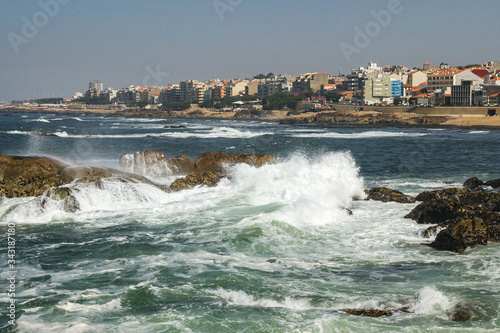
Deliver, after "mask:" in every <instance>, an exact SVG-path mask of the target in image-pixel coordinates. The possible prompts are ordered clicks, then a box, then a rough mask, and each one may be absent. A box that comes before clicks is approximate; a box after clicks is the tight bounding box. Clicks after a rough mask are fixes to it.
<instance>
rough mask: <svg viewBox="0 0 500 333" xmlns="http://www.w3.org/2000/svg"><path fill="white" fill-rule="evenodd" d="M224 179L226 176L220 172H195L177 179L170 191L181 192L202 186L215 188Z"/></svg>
mask: <svg viewBox="0 0 500 333" xmlns="http://www.w3.org/2000/svg"><path fill="white" fill-rule="evenodd" d="M222 178H224V175H223V174H222V173H220V172H193V173H191V174H189V175H188V176H186V177H184V178H179V179H176V180H175V181H174V182H173V183H172V184H171V185H170V189H171V190H172V191H181V190H187V189H190V188H193V187H195V186H201V185H205V186H208V187H213V186H216V185H217V183H218V182H219V181H220V180H221V179H222Z"/></svg>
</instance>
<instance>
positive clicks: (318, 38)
mask: <svg viewBox="0 0 500 333" xmlns="http://www.w3.org/2000/svg"><path fill="white" fill-rule="evenodd" d="M499 12H500V1H498V0H478V1H470V0H467V1H465V0H439V1H436V0H357V1H352V0H345V1H340V0H309V1H303V0H182V1H179V0H140V1H139V0H119V1H118V0H116V1H115V0H105V1H103V0H0V59H1V61H0V101H10V100H25V99H32V98H42V97H72V96H73V95H74V93H75V92H77V91H79V92H85V91H86V90H87V89H88V85H89V82H90V81H92V80H100V81H102V82H103V83H104V87H105V88H107V87H112V88H115V89H119V88H124V87H128V86H130V85H136V86H138V85H140V86H142V85H150V86H163V85H167V84H170V83H179V82H180V81H184V80H187V79H195V80H200V81H201V80H207V79H213V78H219V79H231V78H251V77H253V76H255V75H257V74H259V73H264V74H267V73H270V72H272V73H274V74H290V75H299V74H301V73H307V72H318V71H319V72H327V73H330V74H338V73H339V70H341V71H342V73H344V74H345V73H349V72H350V71H351V69H353V68H358V67H360V66H367V64H368V62H369V61H374V62H377V63H378V64H379V65H404V66H407V67H409V68H413V67H421V66H422V64H423V63H424V62H426V61H428V62H429V63H430V64H431V65H439V64H440V63H441V62H445V63H449V64H450V65H455V66H459V65H467V64H476V63H479V64H482V63H484V62H486V61H500V43H499V40H498V36H499V35H498V33H499V31H500V20H499V19H498V13H499Z"/></svg>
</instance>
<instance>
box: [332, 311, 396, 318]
mask: <svg viewBox="0 0 500 333" xmlns="http://www.w3.org/2000/svg"><path fill="white" fill-rule="evenodd" d="M341 311H342V312H345V313H347V314H351V315H355V316H363V317H387V316H392V314H393V313H392V312H391V311H388V310H364V309H342V310H341Z"/></svg>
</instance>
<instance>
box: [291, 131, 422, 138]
mask: <svg viewBox="0 0 500 333" xmlns="http://www.w3.org/2000/svg"><path fill="white" fill-rule="evenodd" d="M426 135H429V134H427V133H405V132H386V131H366V132H360V133H337V132H325V133H302V134H293V136H294V137H298V138H334V139H372V138H390V137H402V136H404V137H420V136H426Z"/></svg>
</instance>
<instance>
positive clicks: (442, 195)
mask: <svg viewBox="0 0 500 333" xmlns="http://www.w3.org/2000/svg"><path fill="white" fill-rule="evenodd" d="M469 192H470V191H469V190H467V189H465V188H446V189H444V190H438V191H425V192H422V193H420V194H419V195H417V196H416V197H415V199H416V200H417V201H431V200H434V199H455V200H459V199H460V197H461V196H462V195H464V194H467V193H469Z"/></svg>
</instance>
